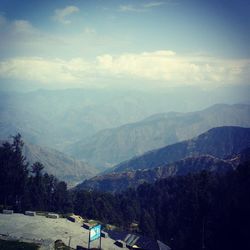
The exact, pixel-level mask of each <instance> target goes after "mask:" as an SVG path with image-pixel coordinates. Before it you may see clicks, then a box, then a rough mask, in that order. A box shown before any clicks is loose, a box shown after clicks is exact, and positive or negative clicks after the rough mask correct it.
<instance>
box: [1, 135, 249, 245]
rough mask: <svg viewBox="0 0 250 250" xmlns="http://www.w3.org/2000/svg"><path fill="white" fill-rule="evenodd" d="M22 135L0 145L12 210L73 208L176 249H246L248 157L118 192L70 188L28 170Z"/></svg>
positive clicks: (5, 196)
mask: <svg viewBox="0 0 250 250" xmlns="http://www.w3.org/2000/svg"><path fill="white" fill-rule="evenodd" d="M22 145H23V143H22V140H21V136H20V135H17V136H16V137H14V138H13V142H12V143H8V142H6V143H4V144H3V145H2V146H0V204H1V205H2V206H1V207H2V208H7V207H8V208H13V209H14V210H15V211H24V210H40V211H54V212H59V213H68V212H74V213H76V214H79V215H81V216H83V217H86V218H89V219H96V220H99V221H101V222H103V223H108V224H113V225H116V226H119V227H121V228H123V229H127V230H128V229H129V228H130V225H131V223H133V222H136V223H139V230H140V233H142V234H144V235H146V236H150V237H153V238H155V239H160V240H162V241H163V242H166V243H167V244H168V245H170V247H171V248H172V249H175V250H196V249H197V250H198V249H207V250H219V249H227V250H231V249H232V250H233V249H250V243H249V228H250V216H249V211H250V198H249V197H250V166H249V165H250V163H249V162H247V161H246V162H244V163H242V164H241V165H240V166H238V168H237V169H236V170H234V171H228V172H225V173H216V172H214V173H213V172H206V171H202V172H200V173H197V174H189V175H185V176H177V177H172V178H167V179H162V180H159V181H157V182H156V183H154V184H142V185H140V186H139V187H138V188H137V189H136V190H134V189H128V190H127V191H126V192H124V193H121V194H114V195H113V194H110V193H102V192H94V191H93V192H88V191H77V190H74V191H68V190H67V185H66V183H64V182H60V181H58V180H57V179H56V178H55V177H54V176H52V175H48V174H46V173H43V171H42V170H43V166H42V164H40V163H35V164H34V165H33V166H32V167H31V170H32V171H31V170H30V168H29V164H28V163H27V162H26V161H25V159H24V157H23V156H22Z"/></svg>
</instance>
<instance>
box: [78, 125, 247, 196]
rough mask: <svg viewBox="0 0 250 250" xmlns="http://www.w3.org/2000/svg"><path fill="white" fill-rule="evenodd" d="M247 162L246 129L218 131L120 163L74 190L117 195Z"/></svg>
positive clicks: (222, 129) (229, 128) (220, 128)
mask: <svg viewBox="0 0 250 250" xmlns="http://www.w3.org/2000/svg"><path fill="white" fill-rule="evenodd" d="M249 160H250V128H240V127H219V128H214V129H211V130H209V131H207V132H206V133H204V134H201V135H200V136H198V137H197V138H194V139H192V140H188V141H184V142H180V143H176V144H173V145H170V146H167V147H164V148H161V149H158V150H154V151H151V152H148V153H146V154H144V155H142V156H140V157H137V158H134V159H131V160H130V161H127V162H125V163H121V164H119V165H118V166H116V167H114V168H113V169H110V170H108V171H106V172H107V173H104V174H103V175H100V176H96V177H93V178H91V179H89V180H86V181H84V182H83V183H81V184H79V185H78V186H77V187H76V188H77V189H87V190H99V191H107V192H121V191H124V190H125V189H127V188H129V187H131V188H135V187H137V186H139V185H140V184H142V183H144V182H148V183H153V182H155V181H156V180H158V179H162V178H167V177H170V176H175V175H186V174H188V173H196V172H199V171H202V170H208V171H217V172H226V171H228V170H232V169H234V168H235V167H236V166H238V165H239V164H240V163H241V162H244V161H249Z"/></svg>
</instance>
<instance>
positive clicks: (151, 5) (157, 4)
mask: <svg viewBox="0 0 250 250" xmlns="http://www.w3.org/2000/svg"><path fill="white" fill-rule="evenodd" d="M163 4H164V3H163V2H150V3H145V4H144V5H143V7H145V8H154V7H158V6H161V5H163Z"/></svg>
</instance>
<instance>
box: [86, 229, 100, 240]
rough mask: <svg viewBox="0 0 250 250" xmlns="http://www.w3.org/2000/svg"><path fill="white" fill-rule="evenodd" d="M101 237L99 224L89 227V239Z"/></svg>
mask: <svg viewBox="0 0 250 250" xmlns="http://www.w3.org/2000/svg"><path fill="white" fill-rule="evenodd" d="M100 237H101V225H96V226H94V227H92V228H90V237H89V239H90V241H93V240H97V239H99V238H100Z"/></svg>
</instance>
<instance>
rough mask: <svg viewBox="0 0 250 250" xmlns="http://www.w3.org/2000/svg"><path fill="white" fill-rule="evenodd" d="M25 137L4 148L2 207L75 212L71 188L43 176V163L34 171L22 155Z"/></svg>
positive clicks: (0, 176)
mask: <svg viewBox="0 0 250 250" xmlns="http://www.w3.org/2000/svg"><path fill="white" fill-rule="evenodd" d="M22 148H23V141H22V139H21V135H20V134H18V135H16V136H14V137H13V141H12V143H10V142H5V143H4V144H3V145H1V146H0V204H2V205H3V207H4V208H13V209H14V210H15V211H16V212H22V211H25V210H43V211H55V212H61V213H67V212H71V211H72V204H71V202H70V200H71V199H69V193H68V191H67V185H66V183H65V182H61V181H58V180H57V179H56V178H55V177H54V176H53V175H48V174H47V173H43V168H44V166H43V165H42V164H41V163H40V162H36V163H34V164H33V165H32V166H31V167H30V166H29V164H28V163H27V162H26V159H25V158H24V157H23V155H22Z"/></svg>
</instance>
